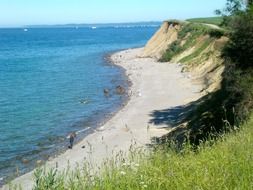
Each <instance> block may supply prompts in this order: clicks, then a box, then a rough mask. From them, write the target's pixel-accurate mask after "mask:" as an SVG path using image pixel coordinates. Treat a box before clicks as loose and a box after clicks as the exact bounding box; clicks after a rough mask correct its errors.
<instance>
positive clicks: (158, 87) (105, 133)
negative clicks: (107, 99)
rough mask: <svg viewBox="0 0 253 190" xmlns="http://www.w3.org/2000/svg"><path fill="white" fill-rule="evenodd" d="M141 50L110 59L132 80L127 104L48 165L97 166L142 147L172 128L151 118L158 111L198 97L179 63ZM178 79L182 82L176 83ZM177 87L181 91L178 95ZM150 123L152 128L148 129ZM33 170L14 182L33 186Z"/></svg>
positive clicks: (47, 165)
mask: <svg viewBox="0 0 253 190" xmlns="http://www.w3.org/2000/svg"><path fill="white" fill-rule="evenodd" d="M141 51H142V48H137V49H128V50H124V51H120V52H117V53H113V54H112V55H111V56H110V59H109V60H110V62H111V63H112V64H115V65H116V66H119V67H121V68H123V69H124V73H125V77H126V79H127V81H130V82H131V85H129V87H128V89H127V93H128V95H129V94H130V96H129V97H128V98H127V100H126V101H125V102H123V104H125V105H122V106H120V107H119V109H118V110H116V111H115V113H113V114H112V115H111V116H110V117H109V118H105V120H104V122H102V123H101V124H99V125H98V127H97V128H96V129H95V130H94V133H91V134H88V135H87V136H86V137H84V139H83V140H80V141H79V142H78V144H76V145H75V146H74V148H73V149H72V150H67V151H66V152H64V153H63V154H60V155H58V156H57V157H56V158H53V160H49V161H47V162H46V167H47V168H50V167H55V166H56V165H57V166H58V170H60V171H63V170H64V169H66V168H67V167H70V168H72V169H73V168H75V167H76V165H77V164H81V163H82V162H83V161H85V162H90V163H94V164H95V165H96V167H98V166H99V165H100V164H101V163H102V162H103V160H104V159H107V158H111V157H112V156H113V155H114V154H113V153H115V152H119V151H123V152H125V153H127V152H128V150H129V147H130V146H131V144H132V142H133V141H136V144H137V146H141V147H143V146H145V145H146V144H149V143H151V137H158V136H162V135H164V134H166V133H168V132H169V130H168V127H169V126H168V125H167V124H164V123H162V124H159V125H157V124H154V123H155V122H154V123H152V122H151V121H152V119H153V118H152V117H155V115H154V114H153V113H154V112H155V111H159V110H161V111H162V110H165V109H167V108H168V107H169V108H170V107H171V108H173V107H176V106H181V105H184V104H187V103H189V102H190V101H193V100H194V99H197V98H199V96H200V93H199V90H200V89H201V87H200V86H197V85H194V84H192V81H191V80H190V79H189V78H187V77H185V76H184V75H183V73H181V67H180V66H179V65H178V64H166V63H158V62H157V61H155V60H154V59H152V58H139V56H138V55H139V54H140V52H141ZM142 71H143V72H142ZM156 80H157V81H156ZM178 82H179V83H180V85H178V87H176V86H177V85H176V86H175V84H178ZM171 90H172V91H171ZM177 91H180V92H181V93H182V94H181V95H179V94H178V92H177ZM140 107H141V108H142V109H139V108H140ZM152 114H153V115H152ZM148 126H149V127H150V130H147V127H148ZM173 127H174V126H171V129H172V128H173ZM164 128H166V129H164ZM84 146H85V148H82V147H84ZM88 147H89V148H88ZM33 171H34V170H33ZM33 171H32V172H29V173H27V174H25V175H23V176H20V177H18V178H16V179H15V180H13V181H12V184H20V185H21V186H22V187H23V188H24V189H27V190H29V189H32V187H33V181H32V174H33ZM2 189H4V190H5V189H8V186H3V187H2Z"/></svg>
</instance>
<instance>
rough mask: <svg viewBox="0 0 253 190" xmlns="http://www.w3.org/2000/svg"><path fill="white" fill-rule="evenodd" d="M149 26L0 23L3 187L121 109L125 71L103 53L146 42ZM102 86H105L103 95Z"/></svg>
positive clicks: (154, 27)
mask: <svg viewBox="0 0 253 190" xmlns="http://www.w3.org/2000/svg"><path fill="white" fill-rule="evenodd" d="M158 27H159V24H152V25H143V24H142V25H140V24H136V25H130V26H129V25H124V24H120V25H113V24H112V25H103V26H99V25H98V26H93V27H91V26H82V27H77V26H75V27H72V26H68V27H60V26H58V27H30V28H27V29H24V28H12V29H0V186H1V185H3V184H4V183H6V181H8V180H10V179H13V178H15V177H17V176H19V175H22V174H24V173H26V172H28V171H31V170H32V169H33V168H34V167H35V166H36V163H37V162H38V160H42V161H46V160H47V159H49V158H50V157H54V156H55V155H57V154H60V153H62V152H64V151H65V150H66V149H67V148H68V139H67V138H66V137H67V136H68V134H70V133H71V132H77V134H78V135H77V137H78V140H80V139H82V138H84V137H85V136H86V135H88V134H89V133H92V132H94V131H95V129H96V127H98V126H99V125H100V124H101V123H102V122H104V121H105V120H107V119H108V118H110V117H111V116H112V115H113V114H114V113H115V112H116V111H117V110H119V109H120V108H121V106H122V105H123V104H124V102H125V101H127V97H126V95H118V94H117V93H116V90H115V88H116V86H118V85H122V86H124V87H125V88H127V87H128V81H127V78H126V76H125V75H124V70H123V69H122V68H120V67H118V66H115V65H113V64H111V63H110V62H109V60H108V59H107V57H108V55H109V54H111V53H113V52H116V51H119V50H123V49H128V48H135V47H141V46H144V45H145V43H146V42H147V41H148V40H149V39H150V37H151V36H152V35H153V34H154V33H155V31H156V30H157V29H158ZM104 89H109V91H110V93H109V95H108V96H105V94H104V92H103V91H104Z"/></svg>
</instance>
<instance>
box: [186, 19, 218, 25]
mask: <svg viewBox="0 0 253 190" xmlns="http://www.w3.org/2000/svg"><path fill="white" fill-rule="evenodd" d="M186 21H189V22H195V23H205V24H215V25H218V26H219V25H220V24H221V23H222V17H207V18H192V19H187V20H186Z"/></svg>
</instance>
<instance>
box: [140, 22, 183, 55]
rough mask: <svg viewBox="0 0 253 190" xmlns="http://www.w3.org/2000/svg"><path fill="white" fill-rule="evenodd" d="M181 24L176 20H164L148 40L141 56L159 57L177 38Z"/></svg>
mask: <svg viewBox="0 0 253 190" xmlns="http://www.w3.org/2000/svg"><path fill="white" fill-rule="evenodd" d="M180 28H181V26H180V24H179V23H178V22H172V21H165V22H163V24H162V26H161V27H160V29H159V30H158V31H157V32H156V33H155V35H154V36H153V37H152V38H151V39H150V40H149V41H148V43H147V45H146V46H145V48H144V51H143V53H142V55H141V57H152V58H156V59H160V57H161V56H162V55H163V53H164V52H165V51H166V50H167V48H168V46H169V45H170V44H172V43H173V42H174V41H175V40H177V35H178V31H179V30H180Z"/></svg>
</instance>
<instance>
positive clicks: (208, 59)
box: [141, 21, 228, 95]
mask: <svg viewBox="0 0 253 190" xmlns="http://www.w3.org/2000/svg"><path fill="white" fill-rule="evenodd" d="M187 25H188V26H187ZM200 25H201V24H200ZM185 27H189V23H184V22H179V21H178V22H175V21H165V22H164V23H163V24H162V26H161V28H160V29H159V30H158V31H157V32H156V33H155V34H154V36H153V37H152V38H151V39H150V40H149V42H148V43H147V45H146V46H145V48H144V50H143V53H142V55H141V57H152V58H156V59H160V58H161V57H162V56H163V55H164V53H165V52H166V50H167V49H168V48H169V47H170V45H172V46H173V47H174V48H175V44H177V48H179V49H181V50H182V51H179V53H177V54H175V55H174V56H173V57H172V59H171V61H170V62H172V63H180V64H181V65H182V66H183V72H190V75H191V76H192V77H191V78H192V80H193V81H194V82H196V83H201V84H202V86H203V90H202V92H203V95H205V94H207V93H210V92H213V91H216V90H218V89H219V88H220V84H221V81H222V74H223V71H224V64H223V60H222V58H221V56H220V55H221V49H222V47H223V46H224V45H225V44H226V42H227V40H228V39H227V38H226V37H222V36H221V37H218V38H216V37H213V36H211V35H208V34H206V33H203V34H201V32H200V35H194V32H196V29H195V30H194V31H192V32H193V33H191V30H188V29H186V28H185ZM185 29H186V31H187V32H186V34H185V35H184V37H181V36H182V34H181V35H180V31H182V30H185ZM197 30H198V29H197Z"/></svg>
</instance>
